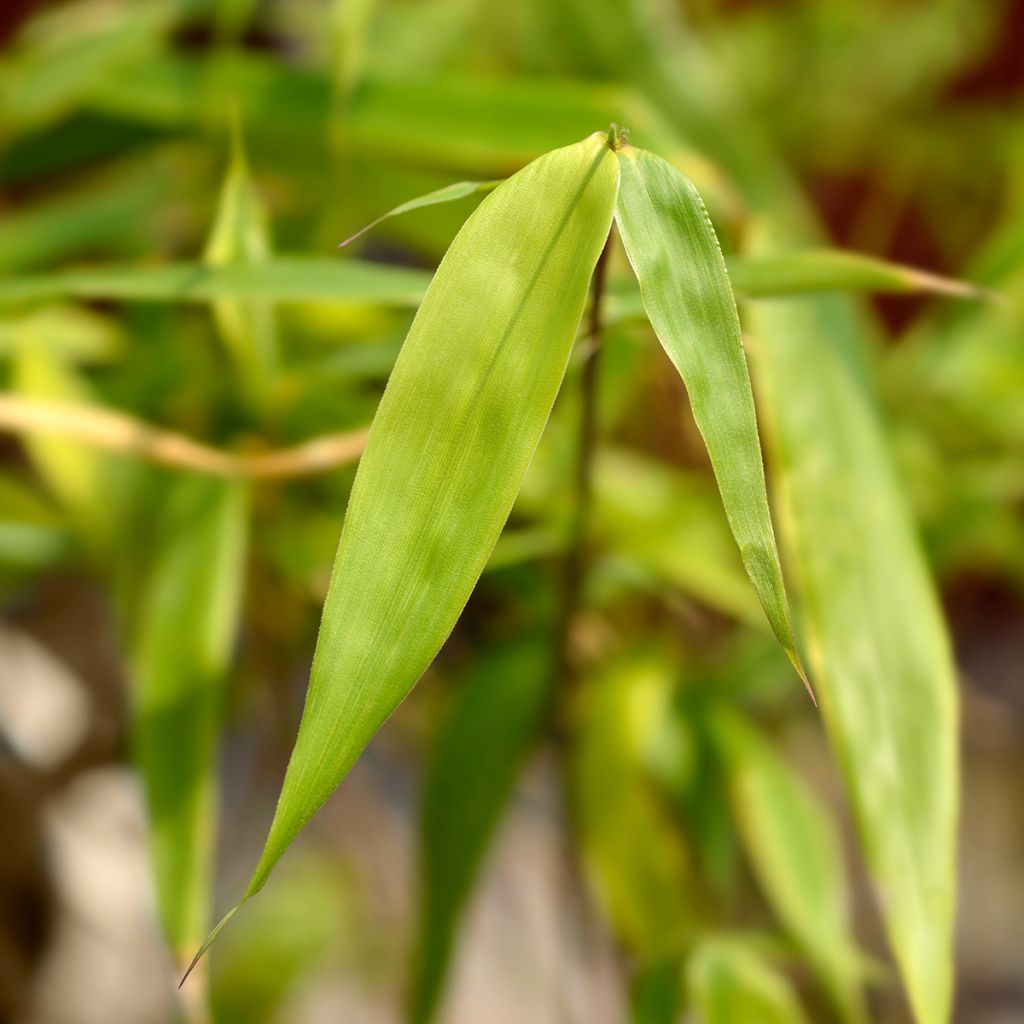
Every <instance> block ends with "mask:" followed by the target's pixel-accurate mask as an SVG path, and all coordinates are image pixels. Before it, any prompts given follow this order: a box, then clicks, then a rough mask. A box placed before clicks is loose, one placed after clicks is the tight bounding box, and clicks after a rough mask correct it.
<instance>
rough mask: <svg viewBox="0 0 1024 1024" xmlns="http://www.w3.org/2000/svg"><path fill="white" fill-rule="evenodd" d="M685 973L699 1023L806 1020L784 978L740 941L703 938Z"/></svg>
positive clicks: (786, 1023) (792, 1022)
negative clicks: (704, 939) (704, 940)
mask: <svg viewBox="0 0 1024 1024" xmlns="http://www.w3.org/2000/svg"><path fill="white" fill-rule="evenodd" d="M687 978H688V982H689V989H690V997H691V999H692V1000H693V1005H694V1008H695V1009H696V1011H697V1020H698V1021H699V1024H740V1022H741V1021H750V1022H751V1024H753V1022H754V1021H756V1022H757V1024H807V1017H806V1016H805V1014H804V1011H803V1010H802V1009H801V1007H800V1003H799V1002H798V1001H797V998H796V995H795V994H794V993H793V989H792V987H791V986H790V984H789V982H788V981H787V980H786V978H785V977H784V976H783V975H781V974H779V973H778V972H777V971H776V970H775V969H774V968H772V967H771V966H770V965H769V964H767V963H766V962H765V960H764V959H763V958H762V957H761V956H759V955H758V954H757V953H756V952H755V951H754V949H753V948H751V947H750V946H749V945H747V944H743V943H740V942H739V941H738V940H735V939H713V940H709V941H708V942H706V943H705V944H704V945H703V946H701V947H700V949H698V950H697V952H696V953H695V954H694V955H693V959H692V960H691V962H690V965H689V968H688V970H687Z"/></svg>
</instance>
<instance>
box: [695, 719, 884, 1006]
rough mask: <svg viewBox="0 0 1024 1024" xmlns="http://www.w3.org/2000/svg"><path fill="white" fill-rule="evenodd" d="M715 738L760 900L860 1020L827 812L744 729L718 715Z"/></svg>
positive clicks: (835, 839)
mask: <svg viewBox="0 0 1024 1024" xmlns="http://www.w3.org/2000/svg"><path fill="white" fill-rule="evenodd" d="M714 734H715V739H716V740H717V742H718V745H719V749H720V751H721V753H722V755H723V756H724V758H725V761H726V765H727V772H728V775H729V788H730V790H731V799H732V803H733V806H734V812H735V814H736V819H737V822H738V824H739V829H740V834H741V836H742V838H743V842H744V845H745V846H746V849H747V854H748V856H749V857H750V860H751V863H752V864H753V867H754V870H755V872H756V874H757V877H758V879H759V881H760V883H761V887H762V888H763V890H764V892H765V895H766V896H767V897H768V900H769V902H770V903H771V904H772V906H773V907H774V909H775V912H776V913H777V914H778V916H779V918H780V919H781V921H782V923H783V924H784V925H785V926H786V927H787V928H788V929H789V931H790V932H792V934H793V936H794V938H795V939H796V941H797V942H798V943H799V944H800V948H801V950H802V951H803V953H804V956H806V957H807V959H808V960H809V961H810V963H811V964H813V965H814V967H815V969H816V970H817V972H818V974H819V975H820V977H821V979H822V981H823V983H824V985H825V988H826V990H827V992H828V994H829V996H830V998H831V999H832V1001H833V1003H834V1004H835V1006H836V1008H837V1010H838V1011H839V1013H840V1014H841V1015H842V1018H843V1020H846V1021H851V1022H857V1021H863V1020H865V1015H864V1007H863V1004H862V1000H861V995H860V992H859V986H858V981H857V951H856V948H855V946H854V941H853V937H852V936H851V934H850V923H849V906H848V892H847V885H846V873H845V868H844V864H843V855H842V847H841V845H840V841H839V836H838V834H837V832H836V829H835V826H834V824H833V822H832V821H831V819H830V818H829V816H828V814H827V812H826V810H825V809H824V808H823V807H822V806H821V805H820V803H819V802H818V800H817V798H816V797H815V796H814V794H813V793H812V792H811V791H810V789H809V788H808V787H807V786H806V784H805V783H804V782H803V781H802V780H801V779H800V778H799V777H798V776H797V775H796V774H795V773H794V772H793V770H792V769H791V768H790V767H789V765H788V764H787V763H786V762H785V760H783V759H782V758H781V757H780V756H779V755H778V754H776V753H775V751H774V750H772V748H771V747H770V746H769V745H768V743H766V742H765V741H764V740H763V739H762V738H761V737H760V736H759V735H758V733H757V732H756V730H754V729H753V728H752V727H751V726H750V725H748V724H747V723H746V722H744V721H743V719H742V718H740V717H739V716H737V715H734V714H731V713H728V712H726V711H724V710H722V711H720V712H719V714H718V717H717V719H716V720H715V722H714Z"/></svg>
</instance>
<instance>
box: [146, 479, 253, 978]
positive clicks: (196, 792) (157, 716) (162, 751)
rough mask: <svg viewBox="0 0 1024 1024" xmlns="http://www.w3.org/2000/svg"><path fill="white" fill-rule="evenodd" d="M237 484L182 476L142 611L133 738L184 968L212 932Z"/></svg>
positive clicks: (235, 568) (234, 614)
mask: <svg viewBox="0 0 1024 1024" xmlns="http://www.w3.org/2000/svg"><path fill="white" fill-rule="evenodd" d="M247 506H248V502H247V497H246V492H245V489H244V487H243V486H242V485H239V484H236V483H225V482H222V481H216V480H210V479H206V478H202V477H183V478H180V479H178V480H176V481H175V484H174V488H173V490H172V492H171V495H170V497H169V499H168V501H167V505H166V508H167V519H166V522H165V523H164V524H163V526H164V532H163V537H162V539H161V540H160V541H159V542H158V544H157V550H156V553H155V555H154V558H153V562H152V565H151V567H150V570H149V573H148V579H147V581H146V583H145V589H144V592H143V597H142V600H141V602H140V605H139V608H138V610H137V611H136V613H135V614H136V615H137V622H136V639H135V643H134V651H133V657H132V663H133V668H134V675H135V681H136V689H135V695H134V697H135V699H134V704H135V743H136V748H137V753H138V758H139V764H140V767H141V771H142V778H143V782H144V785H145V790H146V797H147V802H148V805H149V813H150V819H151V822H152V849H153V862H154V866H155V873H156V883H157V885H156V887H157V896H158V902H159V907H160V914H161V918H162V921H163V925H164V930H165V931H166V933H167V938H168V941H169V943H170V946H171V951H172V953H173V954H174V956H175V957H176V958H177V959H178V960H179V961H180V962H181V963H182V964H183V965H184V964H185V963H187V962H188V957H189V956H190V955H191V953H192V952H193V950H194V948H195V944H196V943H197V942H198V941H199V940H200V939H201V938H202V937H203V935H204V934H205V933H206V930H207V929H208V928H209V918H210V913H211V909H212V908H211V900H212V888H211V884H212V875H213V851H214V828H215V804H216V799H215V788H216V787H215V779H216V763H215V753H216V743H217V735H218V732H219V728H218V722H219V718H220V710H221V704H222V698H223V689H222V687H223V683H224V679H225V675H226V673H227V670H228V667H229V664H230V660H231V655H232V652H233V649H234V643H235V636H236V633H237V629H238V615H239V607H240V603H241V594H242V587H243V576H244V568H245V557H246V547H247V535H248V526H247V514H248V512H247Z"/></svg>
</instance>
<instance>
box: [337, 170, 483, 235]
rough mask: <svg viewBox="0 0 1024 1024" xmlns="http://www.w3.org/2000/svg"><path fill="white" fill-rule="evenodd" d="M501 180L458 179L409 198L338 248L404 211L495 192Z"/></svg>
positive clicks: (361, 229) (408, 211) (407, 211)
mask: <svg viewBox="0 0 1024 1024" xmlns="http://www.w3.org/2000/svg"><path fill="white" fill-rule="evenodd" d="M501 181H502V179H500V178H498V179H496V180H494V181H456V182H455V183H454V184H452V185H445V186H444V188H438V189H435V190H434V191H433V192H428V193H427V194H426V195H422V196H418V197H417V198H416V199H409V200H407V201H406V202H404V203H399V205H398V206H396V207H395V208H394V209H393V210H388V212H387V213H382V214H381V215H380V216H379V217H377V218H376V219H374V220H371V221H370V223H369V224H367V225H366V227H364V228H360V229H359V230H358V231H357V232H356V233H355V234H354V235H352V236H351V237H349V238H346V239H345V241H344V242H342V243H341V245H339V246H338V248H339V249H343V248H344V247H345V246H346V245H348V244H349V243H350V242H354V241H355V240H356V239H357V238H362V236H363V235H365V234H366V233H367V232H368V231H372V230H373V229H374V228H375V227H376V226H377V225H378V224H380V223H382V222H383V221H386V220H388V219H389V218H391V217H398V216H400V215H401V214H403V213H412V212H413V210H421V209H423V208H424V207H425V206H439V205H440V204H441V203H453V202H455V201H456V200H457V199H465V198H467V197H468V196H474V195H482V194H485V193H487V192H493V191H494V189H496V188H497V187H498V186H499V185H500V184H501Z"/></svg>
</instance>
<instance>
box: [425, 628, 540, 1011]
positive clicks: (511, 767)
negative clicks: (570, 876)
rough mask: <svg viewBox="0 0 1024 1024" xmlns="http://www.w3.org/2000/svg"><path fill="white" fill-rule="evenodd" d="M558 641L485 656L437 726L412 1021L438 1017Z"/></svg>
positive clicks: (536, 721)
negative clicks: (470, 900) (465, 911)
mask: <svg viewBox="0 0 1024 1024" xmlns="http://www.w3.org/2000/svg"><path fill="white" fill-rule="evenodd" d="M549 683H550V642H548V643H546V644H545V643H543V642H540V641H538V640H534V639H529V640H524V639H523V638H519V639H517V641H516V642H515V643H514V644H513V645H511V646H510V647H508V648H504V649H501V650H499V651H497V652H495V653H494V654H492V655H491V656H489V657H484V658H482V659H481V660H480V662H479V664H478V665H477V666H476V667H475V668H474V669H473V670H472V672H471V673H470V674H469V677H468V678H467V679H466V680H465V681H464V682H463V684H462V686H461V688H460V692H459V693H458V695H457V696H456V698H455V705H454V707H453V708H452V709H451V711H450V713H449V715H448V717H447V719H446V721H445V722H444V723H443V724H442V726H441V728H440V729H439V730H438V731H437V733H436V735H435V737H434V740H433V747H432V752H431V757H430V764H429V767H428V770H427V777H426V783H425V789H424V795H423V812H422V822H421V826H420V827H421V839H420V917H419V939H418V945H417V948H416V959H415V962H414V965H413V983H412V990H411V996H410V1002H409V1020H410V1021H412V1022H415V1024H424V1022H426V1021H429V1020H431V1019H433V1017H434V1014H435V1012H436V1009H437V1006H438V1004H439V1001H440V997H441V994H442V992H443V987H444V979H445V972H446V969H447V966H448V962H449V959H450V957H451V950H452V945H453V943H454V940H455V935H456V929H457V926H458V920H459V914H460V912H461V910H462V907H463V905H464V903H465V901H466V897H467V895H468V894H469V891H470V889H471V888H472V885H473V882H474V880H475V878H476V873H477V870H478V867H479V864H480V860H481V858H482V857H483V854H484V851H485V850H486V848H487V844H488V842H489V841H490V838H491V834H492V833H493V831H494V828H495V826H496V824H497V822H498V819H499V816H500V814H501V812H502V810H503V809H504V806H505V803H506V801H507V800H508V797H509V794H510V793H511V790H512V786H513V783H514V781H515V777H516V773H517V771H518V769H519V767H520V764H521V762H522V760H523V756H524V754H525V753H526V751H527V749H528V748H529V746H530V744H531V742H532V741H533V740H534V739H535V738H536V736H537V732H538V729H539V727H540V725H541V723H542V722H543V720H544V711H545V709H546V707H547V705H548V690H549Z"/></svg>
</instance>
